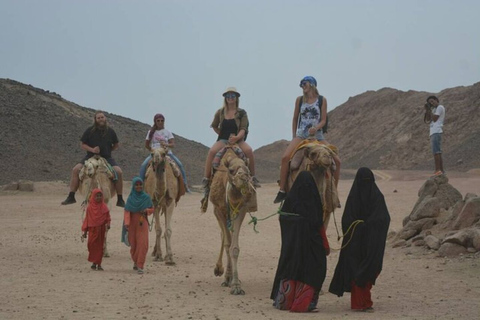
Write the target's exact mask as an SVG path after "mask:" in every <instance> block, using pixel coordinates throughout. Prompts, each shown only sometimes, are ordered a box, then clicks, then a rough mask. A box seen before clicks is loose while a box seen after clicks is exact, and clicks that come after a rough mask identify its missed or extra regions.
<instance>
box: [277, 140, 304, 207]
mask: <svg viewBox="0 0 480 320" xmlns="http://www.w3.org/2000/svg"><path fill="white" fill-rule="evenodd" d="M301 142H302V139H301V138H297V137H295V138H293V139H292V141H291V142H290V144H289V145H288V147H287V149H286V150H285V152H284V153H283V155H282V162H281V167H280V183H279V184H280V190H279V191H278V193H277V197H276V198H275V200H273V203H280V202H282V201H283V200H284V199H285V197H286V192H285V191H286V187H287V178H288V169H289V162H290V156H291V154H292V152H293V151H294V150H295V149H296V148H297V146H298V145H299V144H300V143H301Z"/></svg>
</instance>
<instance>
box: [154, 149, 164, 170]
mask: <svg viewBox="0 0 480 320" xmlns="http://www.w3.org/2000/svg"><path fill="white" fill-rule="evenodd" d="M166 161H167V150H166V149H164V148H158V149H155V150H153V152H152V169H153V171H155V172H156V173H160V172H164V171H165V163H166Z"/></svg>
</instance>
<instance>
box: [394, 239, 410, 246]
mask: <svg viewBox="0 0 480 320" xmlns="http://www.w3.org/2000/svg"><path fill="white" fill-rule="evenodd" d="M406 242H407V241H405V240H403V239H402V240H399V241H397V242H395V243H394V244H393V245H392V248H398V247H403V246H405V243H406Z"/></svg>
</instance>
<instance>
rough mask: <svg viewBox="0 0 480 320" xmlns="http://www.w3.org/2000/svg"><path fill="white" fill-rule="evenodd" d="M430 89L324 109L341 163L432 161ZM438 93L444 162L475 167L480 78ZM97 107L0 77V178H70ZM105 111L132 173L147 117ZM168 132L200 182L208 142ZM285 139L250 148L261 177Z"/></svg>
mask: <svg viewBox="0 0 480 320" xmlns="http://www.w3.org/2000/svg"><path fill="white" fill-rule="evenodd" d="M428 95H430V93H427V92H418V91H408V92H402V91H398V90H395V89H389V88H384V89H381V90H378V91H368V92H365V93H363V94H360V95H358V96H355V97H352V98H350V99H349V100H348V101H347V102H345V103H344V104H342V105H340V106H339V107H337V108H336V109H334V110H333V111H331V112H329V133H328V134H327V139H328V140H329V141H330V142H331V143H333V144H336V145H337V146H338V147H339V149H340V155H341V158H342V168H352V169H355V168H358V167H360V166H368V167H371V168H373V169H422V170H423V169H432V166H433V159H432V155H431V152H430V146H429V138H428V126H427V125H426V124H424V123H423V104H424V101H425V99H426V97H427V96H428ZM437 96H438V97H439V98H440V102H441V104H443V105H444V106H445V107H446V123H445V126H444V130H445V134H444V145H443V149H444V162H445V168H446V170H461V171H466V170H469V169H472V168H480V157H479V154H480V152H479V150H480V82H479V83H476V84H474V85H472V86H467V87H457V88H451V89H445V90H443V91H442V92H440V93H438V94H437ZM94 111H95V110H94V109H90V108H85V107H82V106H79V105H77V104H75V103H73V102H70V101H67V100H65V99H63V98H62V97H61V96H60V95H58V94H56V93H54V92H49V91H45V90H42V89H38V88H35V87H33V86H31V85H25V84H22V83H19V82H16V81H13V80H8V79H0V117H1V121H2V125H1V127H0V156H2V159H3V161H1V162H0V170H1V172H2V174H1V175H0V184H6V183H9V182H11V181H15V180H19V179H28V180H33V181H42V180H66V181H67V180H69V176H70V170H71V168H72V166H73V165H74V164H75V163H76V162H77V161H78V160H80V159H81V158H82V157H83V155H84V152H83V151H82V150H81V149H80V147H79V144H80V142H79V139H80V136H81V134H82V133H83V131H84V130H85V128H86V127H88V126H89V125H91V124H92V123H93V113H94ZM106 115H107V118H108V122H109V125H110V126H111V127H112V128H114V129H115V130H116V131H117V134H118V136H119V138H120V140H121V142H120V148H119V150H118V151H115V153H114V157H115V158H116V160H117V161H118V162H119V165H120V166H121V167H122V169H123V170H124V172H125V179H126V180H130V179H131V178H132V177H133V176H135V175H137V174H138V168H139V165H140V163H141V162H142V161H143V159H144V158H145V157H146V155H147V151H146V150H145V149H144V146H143V141H144V139H145V134H146V132H147V130H148V128H149V125H147V124H144V123H141V122H138V121H134V120H131V119H128V118H125V117H122V116H119V115H115V114H110V113H106ZM173 133H174V135H175V137H176V148H175V154H176V155H177V156H178V157H179V158H180V159H181V160H182V162H183V163H184V165H185V167H186V170H187V176H188V180H189V182H190V184H200V181H201V178H202V176H203V166H204V159H205V157H206V154H207V152H208V147H206V146H204V145H202V144H200V143H198V142H195V141H191V140H188V139H185V138H184V137H181V136H178V135H176V134H175V132H173ZM287 145H288V141H285V140H280V141H276V142H273V143H272V144H269V145H266V146H263V147H261V148H259V149H257V150H256V151H255V157H256V166H257V176H258V178H259V179H260V181H261V182H274V181H276V180H277V179H278V175H279V165H280V158H281V155H282V153H283V151H284V150H285V148H286V146H287ZM192 154H194V155H195V157H192V156H191V155H192ZM432 170H433V169H432Z"/></svg>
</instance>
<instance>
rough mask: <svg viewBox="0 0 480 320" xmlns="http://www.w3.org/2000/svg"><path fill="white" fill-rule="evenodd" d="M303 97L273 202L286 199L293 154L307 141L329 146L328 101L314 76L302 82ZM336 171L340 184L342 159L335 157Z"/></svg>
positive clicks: (283, 157) (295, 112) (296, 110)
mask: <svg viewBox="0 0 480 320" xmlns="http://www.w3.org/2000/svg"><path fill="white" fill-rule="evenodd" d="M300 87H301V88H302V90H303V96H299V97H297V100H296V101H295V111H294V113H293V121H292V141H291V142H290V144H289V145H288V147H287V149H286V150H285V152H284V154H283V156H282V166H281V169H280V191H279V192H278V193H277V197H276V198H275V200H274V201H273V202H274V203H280V202H282V201H283V200H284V199H285V197H286V192H285V191H286V190H285V189H286V184H287V177H288V169H289V161H290V156H291V154H292V152H294V151H295V149H296V148H297V147H298V145H300V143H301V142H302V141H303V140H305V139H315V140H317V141H319V142H321V143H324V144H328V143H327V141H326V140H325V137H324V135H323V133H324V132H323V131H324V130H323V129H324V127H325V125H326V123H327V99H325V97H324V96H321V95H320V94H319V93H318V90H317V80H316V79H315V78H314V77H312V76H306V77H304V78H303V79H302V80H301V81H300ZM334 160H335V165H336V171H335V174H334V176H335V181H336V182H337V183H338V178H339V176H340V159H339V158H338V156H335V157H334Z"/></svg>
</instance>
